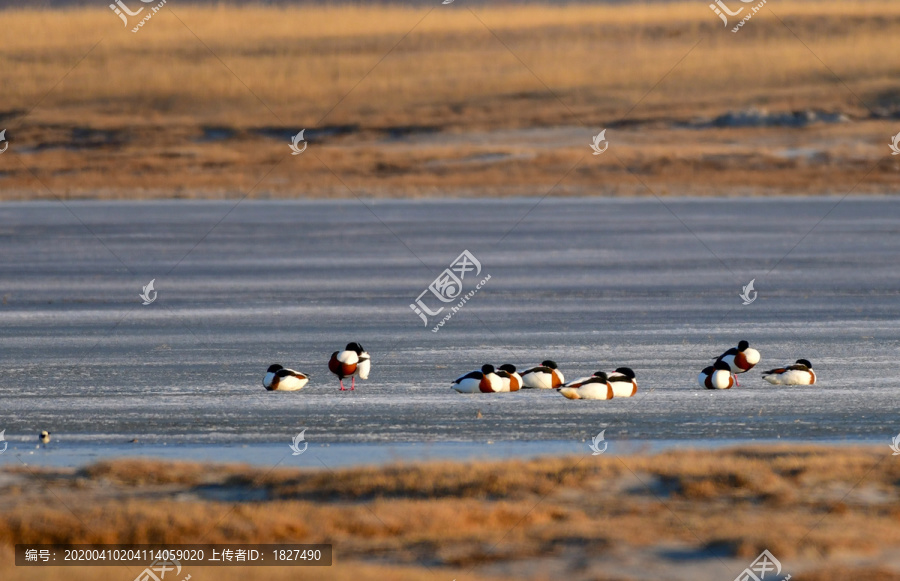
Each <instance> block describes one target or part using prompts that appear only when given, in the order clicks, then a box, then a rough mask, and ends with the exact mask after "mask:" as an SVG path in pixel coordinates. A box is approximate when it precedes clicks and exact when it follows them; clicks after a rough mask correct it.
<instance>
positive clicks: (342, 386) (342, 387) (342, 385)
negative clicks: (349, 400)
mask: <svg viewBox="0 0 900 581" xmlns="http://www.w3.org/2000/svg"><path fill="white" fill-rule="evenodd" d="M339 381H340V382H341V391H346V390H347V389H346V388H345V387H344V379H343V378H341V379H340V380H339Z"/></svg>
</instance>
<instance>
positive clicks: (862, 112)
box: [0, 0, 900, 199]
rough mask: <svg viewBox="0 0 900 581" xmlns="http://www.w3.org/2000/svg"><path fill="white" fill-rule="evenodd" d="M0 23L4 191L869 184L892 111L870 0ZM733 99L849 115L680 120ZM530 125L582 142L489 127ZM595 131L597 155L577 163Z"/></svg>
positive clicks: (885, 24)
mask: <svg viewBox="0 0 900 581" xmlns="http://www.w3.org/2000/svg"><path fill="white" fill-rule="evenodd" d="M3 16H4V22H5V23H6V29H7V30H8V31H10V33H9V34H8V35H7V36H6V37H5V42H4V43H3V45H2V46H0V83H2V85H3V87H4V103H3V106H2V107H0V124H2V125H4V126H6V127H7V128H8V129H9V135H10V138H11V140H12V141H13V144H12V151H10V152H9V154H8V155H4V156H0V196H2V197H4V198H7V199H11V198H16V199H22V198H33V197H46V198H51V199H52V198H53V197H125V198H134V197H221V196H224V197H241V196H243V195H244V194H247V193H248V192H249V194H250V196H251V197H266V196H352V195H376V196H386V195H400V196H433V195H484V194H494V195H508V194H515V195H523V194H526V195H527V194H531V195H543V194H544V193H546V192H547V191H548V190H549V189H550V188H551V187H552V186H553V185H554V184H556V183H557V182H558V181H559V180H560V178H562V177H563V176H566V178H565V179H564V180H562V182H560V184H559V186H558V187H557V189H556V190H554V192H553V193H554V195H558V194H579V195H596V194H608V195H611V194H643V195H650V194H651V193H653V194H657V195H665V194H670V193H699V194H716V193H722V191H723V190H724V191H726V192H731V193H737V194H754V193H772V192H774V193H785V192H790V193H846V192H847V191H850V190H851V188H853V186H854V185H856V184H857V183H858V182H860V180H861V179H862V178H863V177H864V176H866V177H865V180H864V181H863V183H861V184H859V185H858V186H857V188H856V189H855V190H854V191H857V192H880V191H890V190H891V188H892V187H893V186H892V185H891V183H892V182H893V181H894V176H895V175H896V171H897V170H898V167H897V164H896V163H894V162H892V161H885V162H884V163H883V164H882V165H879V166H877V167H876V166H875V162H876V161H877V160H878V158H879V157H881V156H883V155H885V154H889V150H888V149H887V142H888V138H889V136H890V134H891V129H892V127H891V126H889V124H887V123H885V122H884V121H883V119H882V118H881V117H879V116H884V117H890V116H892V115H896V114H900V85H898V81H897V78H898V75H897V73H898V67H900V65H898V64H897V62H896V59H891V58H889V57H888V56H886V55H891V54H896V53H897V49H900V34H898V33H900V6H898V5H897V4H896V3H892V2H887V1H882V0H873V1H869V2H853V3H848V2H833V1H828V2H804V1H797V0H788V1H785V2H778V3H777V4H771V5H770V6H769V7H767V8H765V9H764V10H763V11H762V12H760V13H759V14H757V15H755V16H754V18H753V19H752V20H751V21H749V22H748V23H747V25H746V26H745V27H744V28H743V29H742V30H741V31H740V32H739V33H738V34H732V33H731V32H729V31H727V30H725V29H723V28H722V26H721V22H720V21H719V20H718V19H717V18H716V17H715V15H714V14H713V13H712V12H711V11H710V10H709V8H708V7H707V6H706V5H705V4H703V3H700V4H697V3H693V2H678V3H665V4H647V5H624V6H623V5H609V6H587V5H577V4H576V5H568V6H546V5H527V6H514V5H505V6H479V7H475V8H473V9H472V10H471V11H470V10H469V8H468V7H465V6H453V5H451V6H449V7H447V6H440V5H438V6H437V7H435V8H433V9H432V8H415V7H401V6H352V5H349V6H348V5H345V6H332V7H323V6H302V7H287V8H278V7H261V6H246V7H235V6H230V5H219V6H214V7H200V6H179V5H177V4H172V5H167V6H166V7H164V8H163V9H162V10H161V11H160V12H159V13H157V14H156V15H155V16H154V17H153V18H152V19H151V20H150V21H149V22H148V23H147V24H146V26H144V27H143V28H142V29H141V30H140V32H139V33H137V34H133V33H131V32H130V30H129V29H124V28H122V27H121V23H120V21H119V20H118V19H117V18H116V17H115V15H114V14H112V12H111V11H110V10H108V9H107V8H105V7H104V8H77V9H71V10H52V11H45V10H28V9H24V10H11V11H5V12H4V13H3ZM410 30H412V32H410ZM407 33H409V34H407ZM798 38H799V40H798ZM98 42H99V43H98ZM92 47H93V48H92ZM85 55H87V56H85ZM57 83H58V84H57ZM860 99H861V100H860ZM748 107H764V108H768V109H769V110H771V111H777V112H789V111H795V110H799V111H806V110H820V111H827V112H840V113H843V114H845V115H846V116H847V118H848V119H849V120H850V123H848V124H844V125H840V126H834V127H829V126H816V127H813V128H810V129H794V128H786V127H771V128H764V129H741V128H728V129H727V130H724V131H721V130H717V131H713V130H700V129H683V128H681V125H680V124H684V123H688V122H691V121H692V120H696V119H699V118H712V117H715V116H716V115H720V114H723V113H726V112H729V111H741V110H744V109H747V108H748ZM873 114H874V116H873ZM303 127H306V128H308V129H309V131H310V134H312V135H315V136H316V137H315V139H316V141H315V142H314V143H312V144H311V145H314V146H316V147H312V148H311V149H310V150H309V152H308V153H307V154H305V155H304V156H301V157H295V158H292V157H291V156H290V155H289V154H290V150H289V149H288V148H287V135H289V134H291V133H295V132H296V131H298V130H299V129H300V128H303ZM554 127H580V128H582V129H581V131H582V132H583V136H581V133H578V134H577V135H575V136H573V137H572V138H571V139H569V140H567V141H566V142H565V143H562V144H554V145H552V146H550V145H548V143H549V141H551V138H549V137H547V136H546V135H545V134H543V133H540V132H538V133H525V134H523V135H522V136H521V137H517V136H515V135H513V136H509V135H506V136H501V135H500V134H498V133H497V132H498V131H500V130H529V129H538V130H545V129H552V128H554ZM602 127H613V128H614V129H612V130H611V131H610V134H609V136H610V139H611V142H612V143H614V144H616V145H618V146H619V147H618V148H616V149H613V150H611V151H610V154H609V155H607V156H604V157H603V158H591V157H590V155H589V154H590V150H589V149H588V148H587V143H588V142H589V141H590V136H591V135H592V134H593V133H595V132H596V131H599V129H600V128H602ZM210 129H212V130H217V131H219V133H218V134H215V131H213V133H214V134H215V135H216V136H212V137H211V136H210V135H211V134H210V132H209V130H210ZM317 129H318V130H320V132H319V133H318V134H317V133H316V130H317ZM338 129H339V131H338V132H337V133H335V130H338ZM323 130H324V131H323ZM616 132H618V134H617V133H616ZM459 136H471V138H470V139H463V140H461V141H460V140H459V139H455V138H458V137H459ZM614 139H618V140H619V141H618V142H616V141H613V140H614ZM736 144H738V145H740V146H741V149H742V150H741V151H737V152H735V151H733V147H734V146H735V145H736ZM798 148H799V149H800V150H804V149H809V148H812V149H814V150H816V151H817V153H815V154H814V155H811V156H807V157H804V156H803V155H801V156H799V157H793V154H788V155H787V157H785V156H783V155H780V154H779V153H778V152H779V151H780V150H783V149H789V150H791V151H793V150H796V149H798ZM585 154H587V155H588V157H589V158H590V159H589V161H591V162H593V163H591V164H587V163H585V162H584V161H583V160H582V158H583V157H584V156H585ZM613 154H615V156H616V157H615V158H614V159H613ZM888 157H889V156H888ZM285 158H287V159H285ZM580 160H581V165H580V166H579V167H578V168H577V169H576V170H575V171H572V172H570V173H569V174H568V175H567V172H568V171H569V170H570V169H571V168H572V167H575V166H576V164H579V162H580ZM279 162H281V163H279ZM276 164H277V165H276ZM872 167H876V169H875V170H874V171H872V172H871V173H869V174H868V175H867V172H868V171H869V170H870V169H872ZM642 182H643V183H642Z"/></svg>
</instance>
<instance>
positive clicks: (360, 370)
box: [328, 343, 372, 391]
mask: <svg viewBox="0 0 900 581" xmlns="http://www.w3.org/2000/svg"><path fill="white" fill-rule="evenodd" d="M371 365H372V359H371V357H369V354H368V353H366V350H365V349H363V347H362V345H360V344H359V343H347V347H346V348H345V349H344V350H343V351H335V352H334V353H332V354H331V359H330V360H329V361H328V370H329V371H331V372H332V373H334V374H335V375H337V376H338V381H340V384H341V391H345V390H346V389H347V388H345V387H344V378H345V377H350V378H352V379H351V380H350V390H351V391H352V390H354V389H356V376H357V375H358V376H359V378H360V379H368V378H369V368H370V367H371Z"/></svg>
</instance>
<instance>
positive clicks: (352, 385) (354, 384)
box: [350, 375, 356, 391]
mask: <svg viewBox="0 0 900 581" xmlns="http://www.w3.org/2000/svg"><path fill="white" fill-rule="evenodd" d="M355 389H356V376H355V375H354V376H353V377H352V378H351V379H350V391H353V390H355Z"/></svg>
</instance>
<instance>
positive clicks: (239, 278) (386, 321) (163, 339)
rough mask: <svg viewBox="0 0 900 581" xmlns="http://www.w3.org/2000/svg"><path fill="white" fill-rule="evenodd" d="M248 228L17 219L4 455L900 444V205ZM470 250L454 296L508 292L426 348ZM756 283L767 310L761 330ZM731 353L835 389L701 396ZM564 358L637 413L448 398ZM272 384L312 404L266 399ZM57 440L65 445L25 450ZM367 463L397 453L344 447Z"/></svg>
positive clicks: (130, 211)
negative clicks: (287, 377)
mask: <svg viewBox="0 0 900 581" xmlns="http://www.w3.org/2000/svg"><path fill="white" fill-rule="evenodd" d="M236 203H237V202H236V201H226V202H193V201H171V202H68V203H67V206H68V207H66V206H64V205H62V204H61V203H58V202H48V203H25V204H16V203H7V204H3V205H0V248H2V251H0V430H4V429H5V435H6V440H7V441H8V442H9V445H10V448H11V450H10V452H12V451H13V450H19V451H20V452H22V453H24V454H28V452H29V451H34V454H28V456H29V458H30V460H29V461H39V460H38V459H39V458H40V457H47V458H48V460H47V461H48V462H53V460H51V459H50V458H52V457H54V456H55V457H57V458H59V457H62V456H65V455H66V452H65V450H66V446H70V447H71V450H72V452H73V453H74V452H75V450H76V449H78V450H81V451H82V452H81V453H82V454H87V452H85V451H86V450H88V449H91V447H93V449H95V450H97V451H99V452H98V453H99V454H100V455H101V456H102V455H103V452H102V451H103V450H108V451H109V452H110V453H114V452H115V451H116V450H126V449H134V448H143V447H146V449H148V450H159V449H161V446H163V444H165V445H166V446H168V447H171V450H181V451H182V452H181V453H180V455H181V456H183V457H196V455H197V454H198V452H196V450H202V449H209V450H211V451H212V450H215V453H212V454H211V455H212V456H215V458H210V459H217V460H229V459H242V460H243V459H245V458H244V457H245V456H247V457H249V460H251V461H252V460H253V456H254V454H248V453H247V452H246V451H247V450H251V451H252V450H269V449H270V448H269V447H270V446H272V448H271V450H273V452H272V454H275V455H280V453H277V452H274V450H275V449H276V448H275V447H276V446H277V447H278V449H280V447H281V445H282V444H283V443H287V442H290V439H291V438H292V437H293V435H294V434H296V433H297V432H298V431H300V430H301V429H303V428H307V432H306V440H307V441H308V442H309V443H310V446H311V450H312V449H318V448H315V447H319V446H323V447H328V445H333V446H334V449H335V450H347V452H346V453H345V454H344V455H343V456H342V457H343V458H344V460H341V458H340V457H339V456H340V454H338V455H337V456H334V458H335V460H334V462H336V463H345V462H347V461H348V460H347V459H348V458H357V457H359V458H360V459H361V461H364V460H365V459H366V458H370V459H372V461H376V460H377V458H389V457H391V455H392V454H393V452H391V451H390V450H399V452H397V454H396V455H397V458H396V459H402V458H403V457H405V455H412V456H415V457H419V455H417V454H418V452H412V451H410V450H413V449H416V450H427V449H429V445H430V444H433V446H432V447H431V449H434V450H449V449H453V450H455V452H452V453H450V455H451V456H460V455H461V456H464V457H475V456H477V455H478V454H477V451H478V450H479V447H480V446H479V445H483V446H494V449H503V450H508V452H503V453H502V454H501V455H512V456H515V455H517V454H522V455H532V454H534V453H535V450H539V449H544V450H546V451H547V452H548V453H561V452H562V451H563V449H564V448H565V449H568V448H567V447H568V446H569V444H568V443H571V447H572V450H573V452H572V453H578V451H577V450H580V449H583V448H582V447H583V446H584V444H582V441H583V440H585V439H590V438H591V437H592V436H593V435H594V434H596V433H597V432H599V431H600V430H602V429H604V428H605V429H606V433H605V435H606V439H607V441H609V442H610V445H611V447H612V446H613V445H623V446H624V445H626V444H627V445H629V446H634V447H639V446H640V445H641V443H642V442H644V443H651V442H655V443H659V442H666V441H675V440H677V441H689V442H696V444H697V445H717V443H719V442H724V441H752V440H764V441H769V440H778V439H781V440H792V441H796V440H803V441H847V442H857V441H867V442H868V441H877V442H882V441H883V442H885V443H886V442H888V439H889V438H890V437H891V436H893V435H895V434H896V433H897V432H898V431H900V413H898V412H900V377H898V373H897V361H898V359H900V342H898V336H900V333H898V322H900V321H898V319H900V268H898V264H900V199H896V200H895V199H888V198H859V197H854V198H847V199H845V200H843V201H841V200H840V198H776V199H773V198H757V199H737V198H735V199H717V200H710V199H683V198H682V199H677V198H676V199H672V198H665V199H663V200H662V201H660V200H657V199H654V198H649V199H556V198H550V199H545V200H543V201H539V200H538V199H536V198H535V199H511V200H484V199H480V200H444V201H384V200H377V201H374V200H363V201H359V200H355V199H354V200H343V201H315V202H308V201H243V202H241V203H240V204H238V205H237V206H235V204H236ZM464 250H469V251H470V252H471V254H472V255H473V256H474V257H476V259H477V260H478V261H479V262H480V264H481V272H480V273H478V275H477V277H476V275H475V272H467V273H466V277H465V278H464V279H462V280H461V281H460V282H461V283H462V285H463V293H464V294H465V293H467V292H470V291H471V290H472V289H474V286H475V283H476V282H477V281H479V280H482V279H484V278H485V277H486V276H487V275H490V280H488V281H487V282H486V283H485V284H484V286H483V287H482V288H481V289H480V290H478V291H477V293H476V294H475V295H474V296H472V298H471V299H470V300H469V302H468V303H467V304H465V306H464V307H463V308H461V309H460V310H459V311H458V312H457V313H455V314H453V316H452V318H451V319H450V320H449V321H448V322H447V323H446V324H445V325H444V326H443V327H441V328H440V330H439V331H438V332H433V331H432V328H433V327H434V325H435V324H436V322H437V320H440V319H441V317H443V316H444V315H445V314H446V313H447V312H448V310H449V308H450V307H451V306H453V305H455V304H457V303H458V299H457V300H454V301H453V302H451V303H441V302H440V301H439V300H438V299H437V298H436V297H435V296H434V295H433V294H432V293H431V292H427V293H426V295H425V296H424V297H423V299H422V300H423V303H425V304H426V305H427V306H428V307H429V308H430V309H437V307H438V306H441V305H443V306H444V307H445V308H444V311H443V312H442V313H441V314H440V315H439V316H437V317H431V318H430V320H429V325H428V326H425V324H424V323H423V321H422V319H420V318H419V317H418V316H417V315H416V313H414V312H413V309H411V308H410V304H411V303H414V301H415V300H416V299H417V297H419V295H420V293H422V291H425V290H426V289H427V288H428V286H429V284H430V283H431V282H432V281H433V280H435V278H436V277H437V276H438V275H439V274H441V272H442V271H443V270H444V269H446V268H448V267H449V266H450V264H451V262H453V261H454V259H455V258H456V257H457V256H459V255H460V253H462V252H463V251H464ZM151 279H155V285H154V286H155V289H156V291H157V292H158V295H157V298H156V300H155V301H154V302H153V303H152V304H150V305H146V306H145V305H142V301H141V299H140V298H139V296H138V295H139V294H140V293H141V291H142V287H143V286H144V285H147V283H148V282H150V280H151ZM751 279H755V289H756V290H757V291H758V295H757V298H756V300H755V301H753V302H752V303H751V304H749V305H743V304H742V300H741V298H740V297H739V296H738V295H739V294H740V293H741V291H742V287H743V286H744V285H746V284H747V283H749V282H750V280H751ZM454 292H455V291H453V289H450V292H449V294H451V295H452V294H454ZM739 339H747V340H749V341H750V343H751V345H753V346H754V347H756V348H757V349H759V350H760V351H761V353H762V361H761V363H760V364H759V366H758V367H759V368H761V369H768V368H770V367H775V366H778V365H781V364H785V363H790V362H793V361H794V360H795V359H797V358H800V357H804V358H807V359H810V360H811V361H812V363H813V365H814V367H815V369H816V371H817V373H818V374H819V383H818V384H817V385H816V386H813V387H790V388H788V387H774V386H770V385H769V384H768V383H765V382H763V381H762V380H761V379H760V377H759V374H758V373H755V372H751V373H748V374H746V375H744V376H742V378H741V387H739V388H735V389H732V390H730V391H723V392H707V391H705V390H701V389H699V388H698V386H697V383H696V376H697V373H698V371H699V370H700V369H701V368H703V367H704V366H706V365H708V364H710V362H711V360H712V358H713V357H714V356H715V355H717V354H718V353H720V352H722V351H724V350H725V349H727V348H728V347H730V346H732V345H734V344H736V343H737V341H738V340H739ZM352 340H356V341H359V342H361V343H362V344H363V345H364V346H365V347H366V349H367V350H368V351H369V352H370V353H371V354H372V358H373V370H372V374H371V377H370V379H369V381H366V382H362V383H361V384H360V383H358V384H357V391H355V392H344V393H341V392H340V391H338V389H337V381H336V380H335V379H334V378H333V377H332V376H331V375H330V374H329V372H328V370H327V367H326V362H327V360H328V358H329V356H330V354H331V352H332V351H335V350H338V349H340V348H342V347H343V346H344V344H346V343H347V342H348V341H352ZM546 358H550V359H554V360H556V361H557V362H558V363H559V365H560V367H561V369H562V370H563V371H564V372H565V373H566V375H567V377H570V378H574V377H577V376H580V375H588V374H590V373H591V372H593V371H595V370H597V369H606V370H610V369H612V368H615V367H617V366H621V365H626V366H630V367H632V368H634V370H635V371H636V372H637V375H638V381H639V385H640V391H639V392H638V394H637V396H636V397H634V398H630V399H615V400H612V401H608V402H588V401H568V400H566V399H564V398H562V397H561V396H559V395H558V394H556V393H552V392H549V391H539V392H535V391H521V392H518V393H513V394H492V395H473V396H463V395H459V394H456V393H455V392H453V391H451V390H450V389H449V383H450V381H451V380H452V379H454V378H455V377H456V376H458V375H460V374H462V373H465V372H468V371H470V370H472V369H475V368H477V367H480V366H481V364H483V363H494V364H495V365H499V364H501V363H507V362H509V363H514V364H516V365H517V366H519V367H521V368H524V367H526V366H531V365H534V364H537V363H539V362H540V361H541V360H542V359H546ZM274 362H278V363H281V364H283V365H285V366H288V367H293V368H296V369H300V370H303V371H307V372H308V373H310V374H312V376H313V380H312V381H311V382H310V384H309V386H307V388H306V389H304V390H302V391H300V392H293V393H278V392H273V393H269V392H266V391H265V390H264V389H263V388H262V387H261V379H262V375H263V373H264V371H265V369H266V367H267V366H268V364H270V363H274ZM479 412H480V417H478V416H479ZM41 429H47V430H49V431H51V432H52V433H53V438H54V442H53V443H52V444H51V447H50V448H48V449H47V450H34V449H33V446H32V443H36V435H37V433H38V432H39V431H40V430H41ZM135 438H137V439H138V440H139V443H138V444H135V445H131V446H130V447H129V446H125V445H126V444H127V443H128V442H130V441H131V440H132V439H135ZM489 441H490V442H492V444H488V442H489ZM454 442H455V443H458V444H457V445H456V447H454V446H453V445H452V443H454ZM542 442H543V443H544V444H543V446H544V448H541V446H542V444H541V443H542ZM359 443H365V444H367V445H378V446H381V447H380V448H379V447H377V446H376V447H371V446H366V447H360V446H357V447H356V448H357V451H355V452H351V451H350V450H351V449H352V446H345V445H347V444H359ZM516 443H520V444H521V446H519V445H515V444H516ZM245 445H246V447H244V446H245ZM441 446H449V448H442V447H441ZM536 446H537V448H536ZM191 450H194V451H195V452H191ZM241 450H244V452H241ZM286 450H287V449H286ZM359 450H370V451H371V453H370V454H361V453H360V451H359ZM403 450H406V451H407V452H403ZM287 451H288V452H289V450H287ZM323 453H324V452H323ZM489 454H490V453H489ZM88 455H89V454H88ZM166 455H169V454H168V453H167V454H166ZM174 455H175V456H179V453H178V452H174ZM348 455H349V456H348ZM435 455H436V456H441V454H439V453H437V452H435ZM12 456H13V454H5V455H2V456H0V462H9V461H12V460H13V458H12ZM424 457H427V453H426V454H425V456H424ZM23 458H24V456H23ZM260 461H261V462H267V461H268V456H266V459H265V460H262V459H260ZM354 462H355V461H354Z"/></svg>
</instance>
